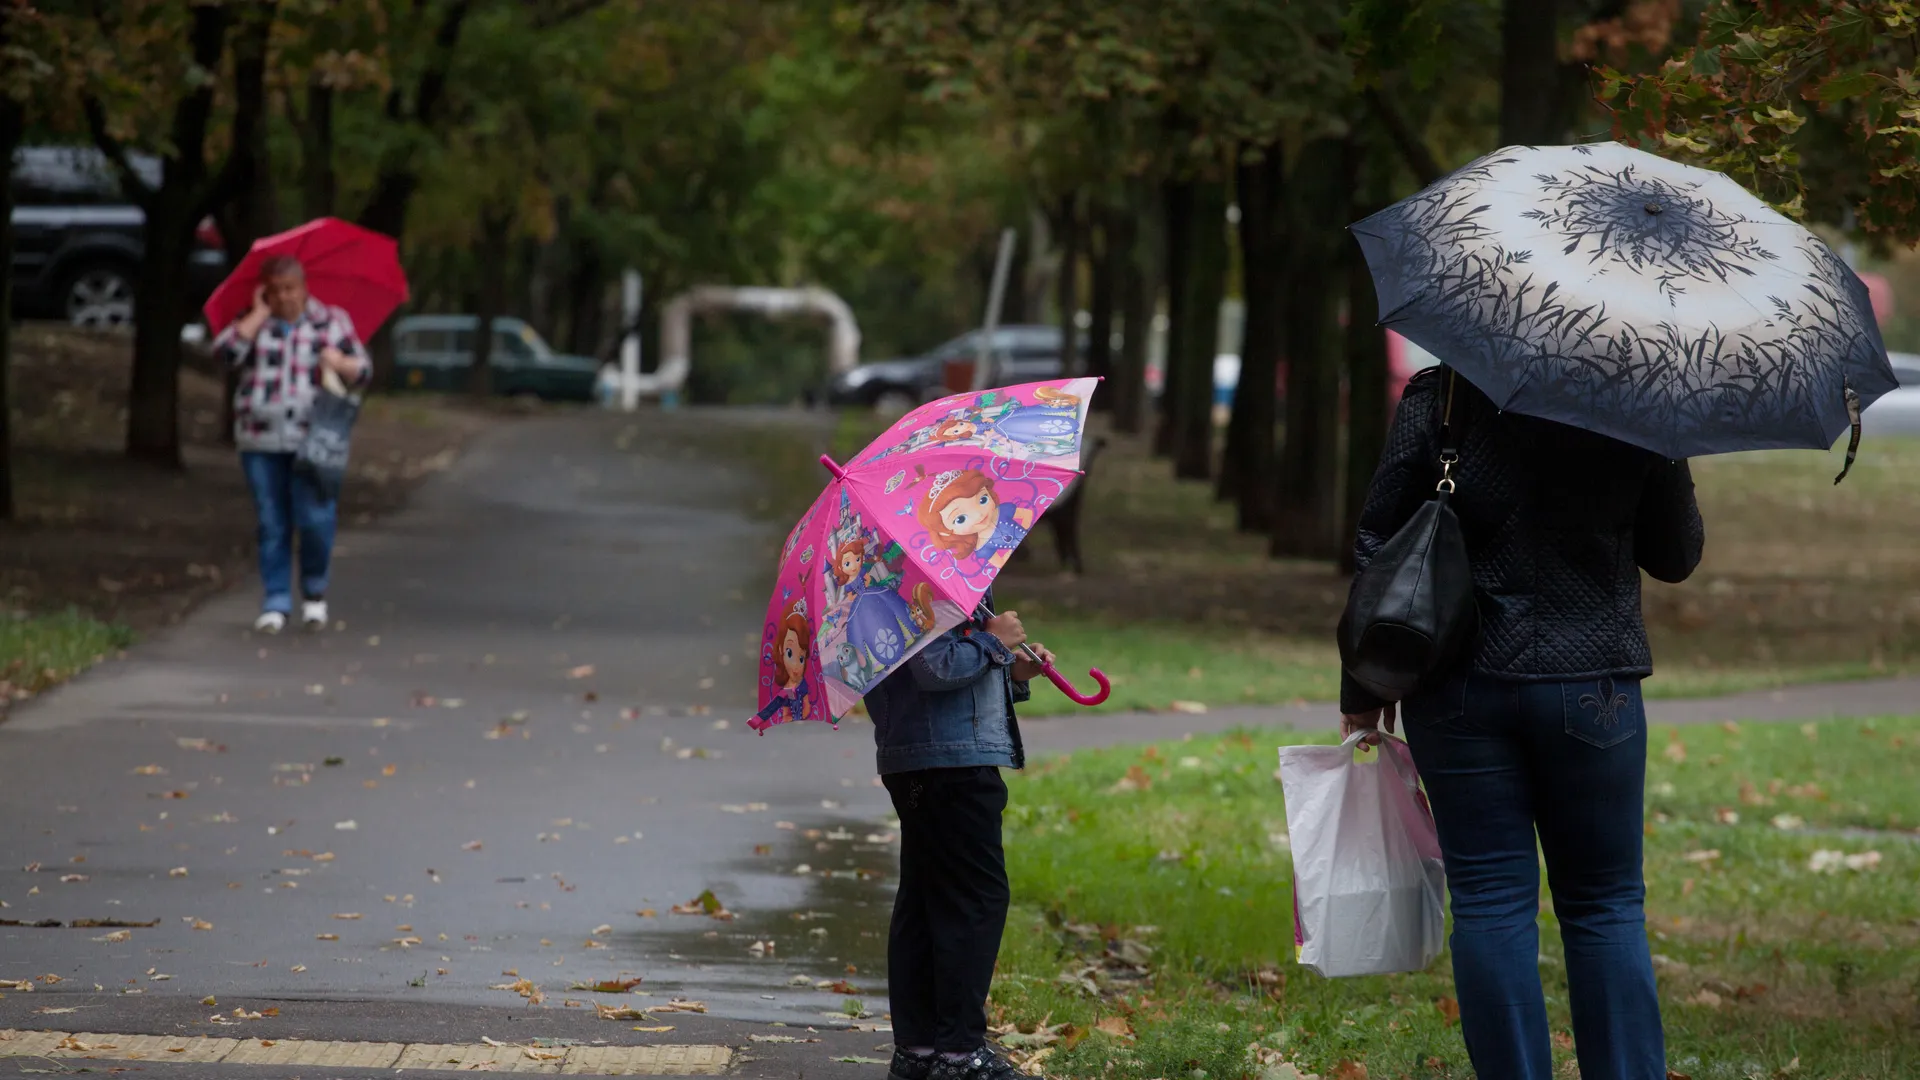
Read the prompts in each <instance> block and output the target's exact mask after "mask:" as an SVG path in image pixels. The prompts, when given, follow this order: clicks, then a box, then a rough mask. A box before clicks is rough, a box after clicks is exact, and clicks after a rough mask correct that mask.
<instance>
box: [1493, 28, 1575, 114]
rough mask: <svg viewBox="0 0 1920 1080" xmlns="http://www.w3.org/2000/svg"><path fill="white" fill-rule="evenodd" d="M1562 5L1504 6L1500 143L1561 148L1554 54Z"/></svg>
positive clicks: (1559, 90)
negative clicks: (1556, 144)
mask: <svg viewBox="0 0 1920 1080" xmlns="http://www.w3.org/2000/svg"><path fill="white" fill-rule="evenodd" d="M1560 3H1561V0H1503V3H1502V4H1501V11H1502V14H1501V23H1500V50H1501V61H1500V142H1501V144H1502V145H1504V146H1515V145H1523V146H1538V145H1542V144H1546V143H1557V142H1560V141H1561V140H1562V139H1564V138H1565V136H1566V128H1567V123H1568V117H1567V115H1566V106H1565V103H1564V99H1565V96H1566V95H1565V94H1564V93H1563V92H1562V86H1561V64H1560V54H1559V43H1560V38H1559V34H1560V23H1559V10H1558V9H1559V6H1560Z"/></svg>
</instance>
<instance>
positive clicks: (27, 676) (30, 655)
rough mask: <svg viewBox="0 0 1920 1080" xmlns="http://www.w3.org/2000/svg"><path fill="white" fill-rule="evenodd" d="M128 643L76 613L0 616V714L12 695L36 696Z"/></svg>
mask: <svg viewBox="0 0 1920 1080" xmlns="http://www.w3.org/2000/svg"><path fill="white" fill-rule="evenodd" d="M132 642H133V633H132V631H130V630H128V629H127V628H126V627H124V626H119V625H115V624H112V623H104V622H101V621H100V620H98V619H95V618H93V617H91V616H89V615H86V614H83V613H81V612H79V611H71V610H69V611H64V612H58V613H55V614H51V615H35V616H28V615H25V614H24V613H7V612H0V708H4V706H5V700H6V698H7V697H8V696H10V693H11V692H12V691H21V692H24V693H28V694H34V693H39V692H40V691H42V690H45V689H47V688H49V687H51V686H55V685H58V684H59V683H62V682H65V681H66V680H68V679H70V678H72V677H73V676H75V675H78V674H79V673H80V672H81V671H83V670H85V669H86V668H88V667H91V666H92V665H93V664H95V663H97V662H98V661H100V660H101V659H103V658H105V656H106V655H107V654H108V653H111V652H113V651H115V650H116V649H124V648H126V647H127V646H128V645H129V644H132Z"/></svg>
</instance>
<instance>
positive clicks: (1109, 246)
mask: <svg viewBox="0 0 1920 1080" xmlns="http://www.w3.org/2000/svg"><path fill="white" fill-rule="evenodd" d="M1120 216H1121V215H1120V214H1118V213H1116V212H1115V211H1114V209H1113V208H1112V207H1110V206H1103V207H1100V208H1099V209H1098V210H1097V211H1095V212H1093V213H1090V214H1089V215H1088V216H1087V239H1088V243H1087V266H1088V268H1089V269H1090V270H1091V274H1090V276H1089V281H1088V284H1089V286H1090V287H1091V291H1092V295H1091V296H1090V297H1089V298H1088V302H1087V315H1088V321H1089V325H1088V327H1087V374H1089V375H1092V376H1094V377H1095V378H1098V379H1105V380H1107V381H1108V382H1109V383H1111V382H1112V381H1113V305H1114V291H1115V289H1116V287H1117V286H1118V283H1119V281H1120V278H1121V277H1122V276H1123V275H1124V274H1125V273H1126V260H1127V256H1128V254H1129V252H1128V251H1127V249H1126V248H1125V247H1122V246H1121V245H1119V244H1117V243H1116V242H1115V240H1114V236H1115V233H1116V232H1117V231H1118V230H1119V226H1118V224H1117V222H1118V219H1119V218H1120ZM1096 226H1097V227H1098V234H1099V235H1098V237H1097V242H1096V237H1095V228H1096ZM1093 401H1094V405H1095V406H1096V407H1097V408H1099V409H1101V410H1103V411H1111V410H1112V406H1113V395H1112V394H1111V393H1108V394H1101V395H1097V396H1096V397H1095V398H1094V399H1093Z"/></svg>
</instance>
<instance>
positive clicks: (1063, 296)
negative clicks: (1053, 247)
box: [1053, 192, 1085, 376]
mask: <svg viewBox="0 0 1920 1080" xmlns="http://www.w3.org/2000/svg"><path fill="white" fill-rule="evenodd" d="M1057 213H1058V218H1057V219H1056V227H1055V231H1056V232H1057V233H1059V238H1060V266H1059V269H1057V270H1056V271H1055V272H1054V274H1055V276H1054V279H1053V287H1054V303H1055V304H1056V306H1058V307H1059V309H1060V371H1061V373H1062V374H1064V375H1068V376H1076V375H1079V374H1081V370H1080V327H1079V325H1078V320H1077V319H1076V316H1077V315H1079V313H1080V241H1081V238H1082V234H1083V232H1084V231H1085V230H1084V229H1082V227H1081V221H1080V195H1079V193H1078V192H1074V193H1073V194H1071V195H1066V196H1063V197H1062V198H1061V199H1060V206H1059V209H1058V211H1057Z"/></svg>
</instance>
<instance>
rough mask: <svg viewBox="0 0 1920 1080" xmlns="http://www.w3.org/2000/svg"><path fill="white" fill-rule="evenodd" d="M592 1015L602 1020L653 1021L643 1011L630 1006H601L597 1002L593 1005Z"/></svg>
mask: <svg viewBox="0 0 1920 1080" xmlns="http://www.w3.org/2000/svg"><path fill="white" fill-rule="evenodd" d="M593 1014H594V1015H595V1016H597V1017H599V1018H600V1019H602V1020H651V1019H653V1017H651V1016H648V1015H647V1014H646V1011H645V1010H643V1009H636V1008H634V1007H633V1006H631V1005H602V1004H600V1003H599V1002H597V1001H596V1002H594V1004H593Z"/></svg>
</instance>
